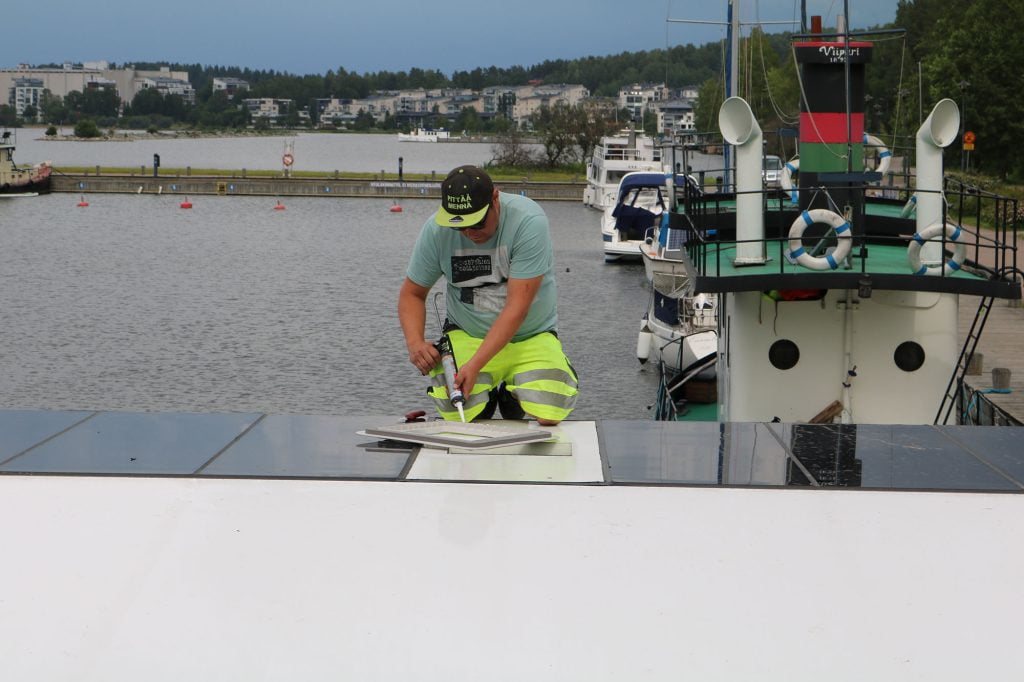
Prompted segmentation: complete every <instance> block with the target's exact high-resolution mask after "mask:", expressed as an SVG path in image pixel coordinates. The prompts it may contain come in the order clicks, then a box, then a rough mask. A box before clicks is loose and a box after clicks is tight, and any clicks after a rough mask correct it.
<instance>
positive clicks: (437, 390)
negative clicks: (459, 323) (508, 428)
mask: <svg viewBox="0 0 1024 682" xmlns="http://www.w3.org/2000/svg"><path fill="white" fill-rule="evenodd" d="M448 337H449V339H450V340H451V344H452V352H453V354H454V355H455V364H456V365H457V366H459V367H461V366H462V363H463V362H466V361H468V360H469V359H470V358H471V357H473V353H475V352H476V349H477V348H479V347H480V344H481V343H483V339H478V338H476V337H473V336H470V335H469V334H467V333H466V332H464V331H462V330H461V329H453V330H451V331H449V332H448ZM430 380H431V386H430V390H429V395H430V397H431V398H432V399H433V401H434V406H435V407H436V408H437V411H438V413H439V414H440V415H441V416H442V417H443V418H444V419H447V420H449V421H459V412H458V410H456V409H455V407H454V406H452V404H451V403H450V402H449V401H448V387H447V385H446V384H445V380H444V370H443V369H442V368H441V366H440V365H438V366H437V367H435V368H434V369H433V370H431V372H430ZM502 382H504V384H505V390H507V391H508V392H509V393H510V394H511V395H512V396H513V397H514V398H515V399H516V400H518V401H519V404H520V405H521V406H522V408H523V411H524V412H526V413H527V414H529V415H532V416H533V417H536V418H538V419H547V420H552V421H562V420H563V419H565V418H567V417H568V416H569V414H570V413H571V412H572V410H573V407H575V405H576V394H577V392H578V389H579V379H578V377H577V376H576V370H574V369H573V367H572V365H571V364H569V358H567V357H566V356H565V352H564V351H563V350H562V342H561V341H559V340H558V337H557V336H555V335H554V334H551V333H549V332H544V333H542V334H537V335H536V336H531V337H530V338H528V339H524V340H522V341H518V342H509V343H508V344H506V345H505V347H504V348H502V349H501V350H500V351H498V354H497V355H495V356H494V357H493V358H491V361H490V362H488V363H487V364H486V365H484V367H483V369H481V370H480V373H479V374H478V375H477V379H476V384H475V385H474V386H473V393H472V394H471V395H468V396H466V402H465V404H464V405H463V409H464V410H465V413H466V420H467V421H472V420H473V419H474V418H476V417H478V416H479V415H480V413H481V412H483V410H484V408H485V407H486V406H487V401H488V399H489V397H490V393H491V390H492V389H496V388H497V387H498V386H500V385H501V384H502Z"/></svg>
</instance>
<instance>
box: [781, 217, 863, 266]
mask: <svg viewBox="0 0 1024 682" xmlns="http://www.w3.org/2000/svg"><path fill="white" fill-rule="evenodd" d="M816 223H824V224H826V225H831V226H832V227H833V228H834V229H835V231H836V239H838V240H839V243H838V244H836V248H835V251H833V252H832V253H826V254H825V255H824V256H812V255H811V254H809V253H807V251H806V250H804V245H803V242H802V241H801V238H802V237H803V236H804V230H806V229H807V228H808V227H810V226H811V225H814V224H816ZM852 246H853V235H852V234H850V223H848V222H846V219H845V218H843V216H841V215H839V214H838V213H836V212H835V211H830V210H828V209H827V208H812V209H811V210H809V211H802V212H801V213H800V215H798V216H797V217H796V220H794V221H793V224H792V225H791V226H790V228H789V257H790V258H792V259H793V260H795V261H796V262H797V263H799V264H800V265H802V266H804V267H805V268H810V269H811V270H835V269H836V268H838V267H839V264H840V263H841V262H843V260H845V259H846V257H847V256H848V255H849V254H850V248H851V247H852Z"/></svg>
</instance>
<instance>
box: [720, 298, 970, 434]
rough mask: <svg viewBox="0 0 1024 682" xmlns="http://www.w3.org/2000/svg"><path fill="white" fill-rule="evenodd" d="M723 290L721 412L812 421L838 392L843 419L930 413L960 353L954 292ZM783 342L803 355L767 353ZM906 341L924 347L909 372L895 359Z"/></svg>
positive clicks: (875, 420)
mask: <svg viewBox="0 0 1024 682" xmlns="http://www.w3.org/2000/svg"><path fill="white" fill-rule="evenodd" d="M854 293H855V292H854ZM726 296H727V298H726V309H727V311H728V313H727V315H728V325H729V326H728V328H724V329H723V330H722V334H723V337H722V339H721V346H722V349H721V350H723V352H724V350H725V349H728V351H729V362H728V363H727V364H726V363H723V366H722V367H720V368H719V373H720V376H721V377H722V384H721V386H722V390H721V392H720V398H721V399H722V413H721V416H722V419H723V420H724V421H766V422H767V421H771V420H772V419H774V418H776V417H778V418H779V419H781V420H782V421H785V422H802V421H808V420H810V419H811V418H812V417H814V416H815V415H817V414H818V413H819V412H821V411H823V410H824V409H825V408H826V407H828V406H829V405H830V404H831V403H832V402H833V401H836V400H839V401H841V402H842V403H843V404H844V406H845V409H844V412H843V414H842V421H844V422H853V423H860V424H931V423H932V422H933V421H934V419H935V415H936V413H937V412H938V409H939V404H940V402H941V401H942V397H943V395H945V392H946V386H947V384H948V382H949V378H950V376H952V374H953V369H954V367H955V365H956V360H957V357H958V352H959V345H958V342H957V334H958V323H957V307H958V304H957V296H956V294H940V293H936V292H914V291H875V292H874V293H873V295H872V297H871V298H869V299H860V300H856V302H855V303H852V304H849V305H848V304H847V303H846V292H845V291H841V290H833V291H829V293H828V294H827V295H826V297H825V298H824V299H822V300H810V301H786V302H781V301H778V302H777V301H771V300H768V299H766V298H765V297H764V296H763V295H762V294H761V293H760V292H742V293H736V294H727V295H726ZM851 300H855V299H853V298H851ZM785 342H788V343H791V344H792V347H795V348H796V350H797V351H798V356H797V359H796V362H795V364H794V365H792V366H791V367H788V368H780V367H777V366H775V365H774V364H773V362H772V361H771V357H772V355H771V354H772V352H773V347H774V348H775V349H776V350H779V349H781V348H782V345H781V344H784V343H785ZM776 344H780V345H776ZM906 344H914V345H916V346H917V347H918V348H919V349H920V358H921V360H922V362H923V364H921V365H920V366H919V367H918V368H916V369H911V370H909V371H908V370H905V369H903V368H901V367H899V366H898V365H897V359H896V358H897V356H898V355H899V353H900V352H901V351H900V348H901V346H903V347H904V350H905V349H906V347H907V346H906ZM776 357H778V356H776ZM791 357H792V355H791ZM853 368H855V369H854V371H855V375H853V376H849V375H848V371H849V370H851V369H853ZM844 384H849V386H848V387H845V386H844Z"/></svg>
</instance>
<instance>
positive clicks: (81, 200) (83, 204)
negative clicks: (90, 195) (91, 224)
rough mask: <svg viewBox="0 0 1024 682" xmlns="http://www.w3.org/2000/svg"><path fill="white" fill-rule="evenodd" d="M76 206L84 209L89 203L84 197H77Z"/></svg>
mask: <svg viewBox="0 0 1024 682" xmlns="http://www.w3.org/2000/svg"><path fill="white" fill-rule="evenodd" d="M78 205H79V206H81V207H83V208H84V207H86V206H88V205H89V202H88V201H86V200H85V197H79V198H78Z"/></svg>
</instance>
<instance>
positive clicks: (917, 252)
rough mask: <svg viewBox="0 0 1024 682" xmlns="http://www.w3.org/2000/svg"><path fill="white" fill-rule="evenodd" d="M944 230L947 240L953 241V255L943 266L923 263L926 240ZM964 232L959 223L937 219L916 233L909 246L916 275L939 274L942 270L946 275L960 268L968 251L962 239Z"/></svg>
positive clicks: (908, 254) (910, 259)
mask: <svg viewBox="0 0 1024 682" xmlns="http://www.w3.org/2000/svg"><path fill="white" fill-rule="evenodd" d="M943 232H945V233H946V241H950V242H953V257H952V258H950V259H949V260H947V261H946V262H945V263H943V264H942V267H939V266H938V265H922V264H921V247H922V246H924V243H925V242H926V241H928V240H929V239H934V238H935V237H938V236H939V235H940V234H942V233H943ZM963 234H964V230H963V228H961V227H960V226H959V225H954V224H953V223H950V222H942V221H941V220H936V221H935V222H934V223H932V224H931V225H929V226H928V227H926V228H924V229H923V230H921V231H920V232H917V233H915V234H914V236H913V237H912V238H911V240H910V245H909V246H907V260H908V261H909V262H910V269H911V271H913V273H914V274H915V275H938V274H939V273H940V272H941V273H942V275H943V276H946V275H949V274H951V273H954V272H956V271H957V270H959V269H960V266H961V265H962V264H963V262H964V254H966V253H967V245H966V244H964V243H963V242H961V241H960V237H962V236H963Z"/></svg>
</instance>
